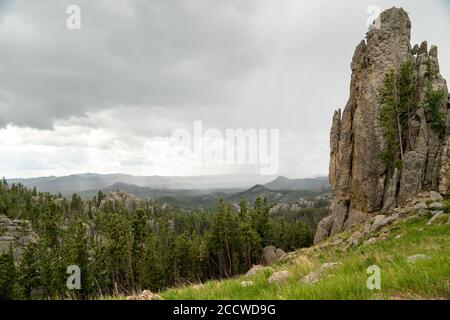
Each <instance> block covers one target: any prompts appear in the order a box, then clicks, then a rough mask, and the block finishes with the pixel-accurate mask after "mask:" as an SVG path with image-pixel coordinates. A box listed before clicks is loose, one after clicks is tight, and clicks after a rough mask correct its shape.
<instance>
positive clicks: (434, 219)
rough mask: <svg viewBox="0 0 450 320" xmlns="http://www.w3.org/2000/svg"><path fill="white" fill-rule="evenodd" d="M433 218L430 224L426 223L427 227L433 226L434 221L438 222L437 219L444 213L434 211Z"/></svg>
mask: <svg viewBox="0 0 450 320" xmlns="http://www.w3.org/2000/svg"><path fill="white" fill-rule="evenodd" d="M431 214H432V215H433V216H432V217H431V218H430V220H428V222H427V223H426V225H427V226H429V225H431V224H433V222H434V221H436V219H438V218H440V217H442V216H443V215H444V212H443V211H433V212H432V213H431Z"/></svg>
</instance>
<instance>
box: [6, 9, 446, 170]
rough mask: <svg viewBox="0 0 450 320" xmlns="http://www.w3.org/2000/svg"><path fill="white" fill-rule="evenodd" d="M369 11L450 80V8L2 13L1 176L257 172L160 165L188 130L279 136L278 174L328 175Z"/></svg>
mask: <svg viewBox="0 0 450 320" xmlns="http://www.w3.org/2000/svg"><path fill="white" fill-rule="evenodd" d="M70 4H77V5H79V7H80V8H81V29H80V30H68V29H67V27H66V20H67V18H68V14H67V13H66V8H67V7H68V6H69V5H70ZM370 5H378V6H379V7H380V8H381V9H386V8H390V7H392V6H394V5H395V6H403V7H404V8H405V9H406V10H407V11H408V12H409V13H410V18H411V20H412V42H413V44H414V43H420V42H421V41H422V40H428V42H429V44H436V45H438V48H439V56H440V64H441V73H442V74H443V75H444V77H446V78H447V79H450V59H448V57H449V56H450V41H449V40H448V39H449V31H450V19H449V16H450V5H449V1H446V0H442V1H438V0H433V1H423V0H416V1H374V0H371V1H364V0H345V1H336V0H334V1H333V0H329V1H318V0H310V1H303V0H302V1H300V0H283V1H280V0H193V1H186V0H173V1H171V0H158V1H155V0H128V1H126V0H95V1H94V0H79V1H64V0H59V1H55V0H52V1H50V0H49V1H43V0H40V1H29V0H28V1H22V0H14V1H8V0H0V176H2V175H3V176H6V177H8V178H12V177H33V176H46V175H65V174H72V173H82V172H98V173H113V172H122V173H129V174H139V175H153V174H157V175H197V174H223V173H236V172H249V171H252V170H254V169H255V168H253V167H251V168H249V167H248V166H246V167H240V166H195V165H180V166H174V165H173V164H171V163H169V162H168V161H167V154H168V153H169V152H170V149H171V144H170V136H171V133H172V132H173V131H174V130H175V129H177V128H185V129H188V130H193V123H194V120H200V121H202V122H203V124H204V126H205V127H209V128H217V129H220V130H224V129H226V128H243V129H248V128H255V129H261V128H262V129H271V128H275V129H280V168H279V174H280V175H285V176H288V177H310V176H317V175H326V174H327V170H328V153H329V143H328V138H329V127H330V122H331V117H332V113H333V110H335V109H337V108H340V107H343V106H344V105H345V103H346V101H347V99H348V92H349V80H350V61H351V58H352V55H353V51H354V48H355V46H356V45H357V44H358V42H359V41H360V40H361V39H362V38H363V37H364V35H365V32H366V31H367V26H366V21H367V19H368V17H369V16H370V13H368V12H367V8H368V7H369V6H370ZM181 160H182V159H180V161H181ZM181 162H182V161H181ZM252 172H253V171H252Z"/></svg>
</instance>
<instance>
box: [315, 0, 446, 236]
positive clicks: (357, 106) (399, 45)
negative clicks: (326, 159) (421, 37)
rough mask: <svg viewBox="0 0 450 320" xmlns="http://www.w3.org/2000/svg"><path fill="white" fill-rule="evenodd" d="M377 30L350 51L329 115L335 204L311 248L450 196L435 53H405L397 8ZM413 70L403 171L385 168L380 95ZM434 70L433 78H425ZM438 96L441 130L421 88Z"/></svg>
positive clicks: (407, 28)
mask: <svg viewBox="0 0 450 320" xmlns="http://www.w3.org/2000/svg"><path fill="white" fill-rule="evenodd" d="M380 22H381V24H380V28H375V27H374V28H372V29H371V30H370V31H369V32H368V33H367V36H366V39H365V40H362V41H361V42H360V43H359V44H358V46H357V47H356V50H355V53H354V56H353V60H352V63H351V70H352V76H351V83H350V97H349V100H348V102H347V104H346V106H345V108H344V110H343V112H342V113H341V110H340V109H339V110H337V111H336V112H335V113H334V116H333V120H332V127H331V134H330V164H329V180H330V184H331V186H332V188H333V192H334V199H333V201H332V204H331V208H330V211H331V214H330V216H328V217H326V218H325V219H323V220H322V221H321V222H320V224H319V226H318V229H317V233H316V236H315V239H314V241H315V242H316V243H317V242H319V241H321V240H323V239H324V238H326V237H327V236H330V235H333V234H335V233H337V232H340V231H342V230H346V229H349V228H351V227H352V226H353V225H355V224H358V223H361V222H363V221H366V220H367V219H368V218H370V217H371V216H374V215H376V214H378V213H379V212H382V213H386V212H389V209H391V208H393V207H395V206H396V205H401V204H402V203H404V202H405V201H406V200H408V199H409V198H410V197H413V196H414V195H415V194H417V193H418V192H421V191H425V190H436V191H439V192H441V193H442V194H450V137H449V134H450V121H449V117H448V115H449V114H450V113H449V112H447V110H448V107H449V105H448V103H449V101H448V99H447V97H448V90H447V85H446V81H445V80H444V79H443V78H442V76H441V75H440V74H439V63H438V53H437V47H436V46H431V48H430V49H429V50H428V44H427V42H426V41H424V42H423V43H422V44H421V45H420V46H418V45H415V46H414V47H413V48H412V49H411V43H410V37H411V22H410V20H409V17H408V14H407V13H406V12H405V11H404V10H403V9H402V8H391V9H389V10H386V11H384V12H382V13H381V16H380ZM407 61H409V62H410V63H411V64H412V67H413V68H412V69H413V79H414V84H415V95H414V97H415V99H414V100H415V103H416V107H415V113H414V114H413V116H412V117H411V118H409V119H408V120H407V123H408V133H407V135H408V137H405V140H407V143H406V144H405V147H404V150H403V153H402V162H401V166H399V167H395V168H391V167H389V166H388V165H387V164H385V163H384V162H383V161H382V160H381V158H380V154H381V152H382V150H383V148H385V146H386V141H385V138H384V136H383V133H382V129H381V128H380V126H379V123H378V121H379V113H380V108H381V103H380V88H382V87H383V83H384V79H385V77H386V74H388V73H389V72H390V71H391V70H394V71H395V72H399V70H400V68H401V66H402V64H404V63H405V62H407ZM430 70H433V71H430ZM429 88H432V89H433V90H439V91H440V92H442V96H443V99H441V100H442V101H439V105H438V109H439V112H440V113H441V114H442V117H443V119H444V121H446V122H445V128H441V129H437V128H436V127H435V126H434V125H433V118H432V117H433V115H432V114H431V111H430V110H429V108H428V107H427V89H429Z"/></svg>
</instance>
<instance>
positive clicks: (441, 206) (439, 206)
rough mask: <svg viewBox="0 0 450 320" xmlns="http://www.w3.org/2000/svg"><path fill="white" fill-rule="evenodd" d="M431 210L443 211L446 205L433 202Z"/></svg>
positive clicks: (430, 206)
mask: <svg viewBox="0 0 450 320" xmlns="http://www.w3.org/2000/svg"><path fill="white" fill-rule="evenodd" d="M428 207H429V208H430V209H431V210H442V209H444V208H445V206H444V204H443V203H441V202H433V203H432V204H430V205H429V206H428Z"/></svg>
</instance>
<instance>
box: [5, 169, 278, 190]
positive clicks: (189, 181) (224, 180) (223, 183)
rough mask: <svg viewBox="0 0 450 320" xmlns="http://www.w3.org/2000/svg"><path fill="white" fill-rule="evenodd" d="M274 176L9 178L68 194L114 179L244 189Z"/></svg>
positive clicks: (157, 185) (147, 184)
mask: <svg viewBox="0 0 450 320" xmlns="http://www.w3.org/2000/svg"><path fill="white" fill-rule="evenodd" d="M270 179H273V177H271V176H261V175H217V176H191V177H164V176H132V175H126V174H95V173H85V174H75V175H70V176H62V177H55V176H51V177H41V178H30V179H9V180H8V182H9V183H19V182H20V183H22V184H23V185H25V186H27V187H36V188H38V189H39V190H40V191H44V192H51V193H58V192H61V193H62V194H66V195H69V194H71V193H74V192H77V193H80V192H82V191H86V190H100V189H104V188H108V187H110V186H112V185H114V184H115V183H124V184H128V185H135V186H139V187H148V188H152V189H177V190H193V189H195V190H213V189H241V190H244V189H246V188H250V187H251V186H252V185H255V184H259V183H266V182H267V181H270Z"/></svg>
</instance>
